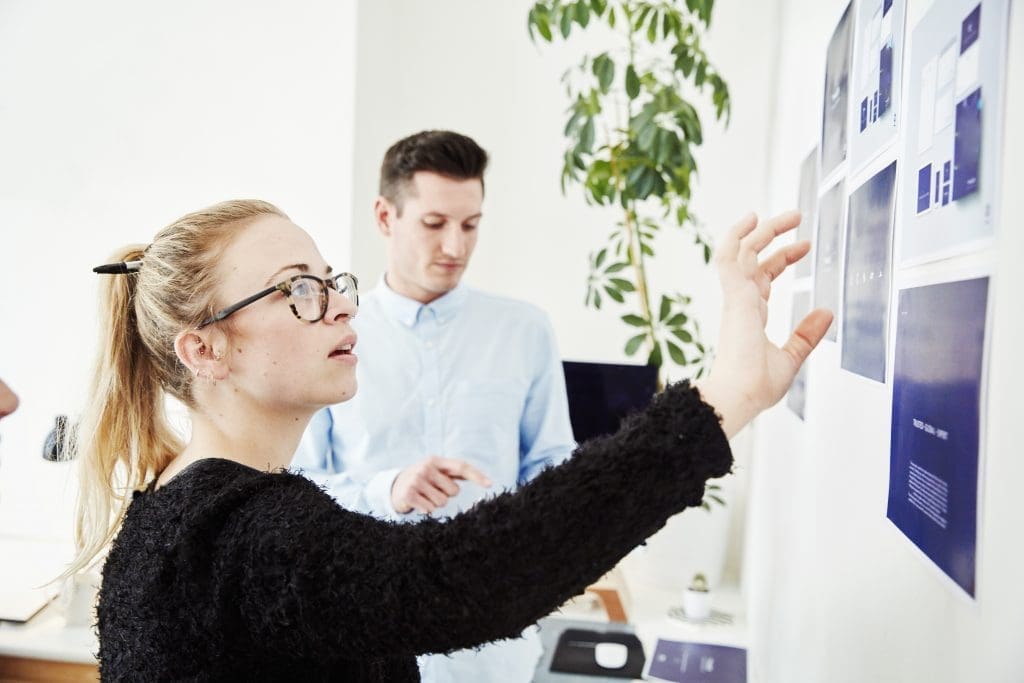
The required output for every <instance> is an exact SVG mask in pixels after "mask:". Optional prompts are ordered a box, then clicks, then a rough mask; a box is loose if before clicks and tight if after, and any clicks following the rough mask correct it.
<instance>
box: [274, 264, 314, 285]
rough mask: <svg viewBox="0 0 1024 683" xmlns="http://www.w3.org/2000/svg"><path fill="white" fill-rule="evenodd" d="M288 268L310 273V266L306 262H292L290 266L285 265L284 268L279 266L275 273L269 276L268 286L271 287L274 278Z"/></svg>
mask: <svg viewBox="0 0 1024 683" xmlns="http://www.w3.org/2000/svg"><path fill="white" fill-rule="evenodd" d="M286 270H298V271H300V272H303V273H308V272H309V266H308V265H306V264H305V263H293V264H291V265H289V266H284V267H282V268H278V269H277V270H276V271H274V274H273V275H271V276H270V277H268V278H267V282H266V285H267V287H270V286H271V285H273V284H274V278H276V277H277V276H278V275H280V274H281V273H283V272H284V271H286Z"/></svg>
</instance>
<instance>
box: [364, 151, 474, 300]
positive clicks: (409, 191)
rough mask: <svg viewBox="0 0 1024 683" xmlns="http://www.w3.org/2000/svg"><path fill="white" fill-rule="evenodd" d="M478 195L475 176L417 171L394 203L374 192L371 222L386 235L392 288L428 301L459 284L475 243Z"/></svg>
mask: <svg viewBox="0 0 1024 683" xmlns="http://www.w3.org/2000/svg"><path fill="white" fill-rule="evenodd" d="M483 200H484V189H483V183H482V182H481V181H480V180H479V179H470V180H456V179H453V178H446V177H444V176H441V175H438V174H436V173H431V172H428V171H419V172H417V173H416V174H415V175H414V176H413V178H412V181H411V182H410V183H408V185H407V186H406V188H405V190H404V191H403V193H402V197H401V203H402V209H401V215H399V212H398V210H397V207H396V206H395V205H394V204H393V203H391V202H390V201H388V200H387V199H384V198H383V197H379V198H378V199H377V203H376V206H375V207H374V208H375V213H376V217H377V226H378V227H379V228H380V231H381V233H383V234H384V236H385V238H386V239H387V256H388V272H387V283H388V286H389V287H391V289H393V290H394V291H396V292H398V293H399V294H401V295H403V296H407V297H409V298H410V299H414V300H416V301H419V302H420V303H424V304H427V303H430V302H431V301H433V300H435V299H437V298H439V297H441V296H443V295H444V294H445V293H447V292H449V291H451V290H452V289H454V288H455V286H456V285H458V284H459V280H460V279H461V278H462V273H463V272H464V271H465V270H466V266H467V265H469V257H470V256H471V255H472V254H473V248H474V247H476V238H477V224H478V223H479V222H480V216H481V214H480V207H481V205H482V204H483Z"/></svg>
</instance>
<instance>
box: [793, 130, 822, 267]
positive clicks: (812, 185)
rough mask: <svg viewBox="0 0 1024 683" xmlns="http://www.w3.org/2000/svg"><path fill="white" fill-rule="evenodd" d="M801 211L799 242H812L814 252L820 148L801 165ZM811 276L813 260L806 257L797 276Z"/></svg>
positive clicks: (799, 201)
mask: <svg viewBox="0 0 1024 683" xmlns="http://www.w3.org/2000/svg"><path fill="white" fill-rule="evenodd" d="M797 201H798V204H797V207H798V208H799V209H800V227H798V228H797V229H796V238H797V240H810V241H811V252H812V253H813V251H814V221H815V219H816V218H817V211H818V148H817V147H815V148H814V149H813V150H812V151H811V153H810V154H808V155H807V158H806V159H804V162H803V163H802V164H800V195H799V196H798V197H797ZM810 274H811V259H810V257H809V256H806V257H804V258H802V259H800V260H799V261H797V264H796V276H797V277H805V276H807V275H810Z"/></svg>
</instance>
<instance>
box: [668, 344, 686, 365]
mask: <svg viewBox="0 0 1024 683" xmlns="http://www.w3.org/2000/svg"><path fill="white" fill-rule="evenodd" d="M665 345H666V346H668V355H670V356H672V361H673V362H674V363H675V364H676V365H686V356H685V355H683V350H682V349H681V348H679V347H678V346H676V345H675V344H673V343H672V342H671V341H670V340H668V339H666V340H665Z"/></svg>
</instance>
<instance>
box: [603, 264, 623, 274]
mask: <svg viewBox="0 0 1024 683" xmlns="http://www.w3.org/2000/svg"><path fill="white" fill-rule="evenodd" d="M628 267H629V264H628V263H625V262H624V261H619V262H618V263H613V264H612V265H610V266H608V268H606V269H605V271H604V272H605V273H607V274H609V275H611V274H612V273H617V272H619V271H620V270H622V269H623V268H628Z"/></svg>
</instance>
